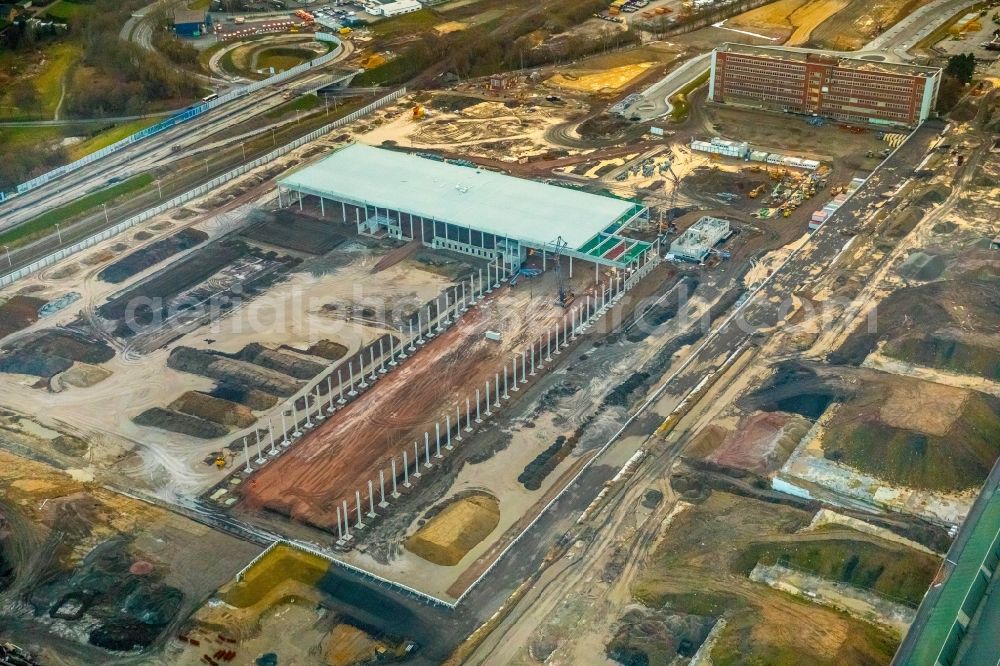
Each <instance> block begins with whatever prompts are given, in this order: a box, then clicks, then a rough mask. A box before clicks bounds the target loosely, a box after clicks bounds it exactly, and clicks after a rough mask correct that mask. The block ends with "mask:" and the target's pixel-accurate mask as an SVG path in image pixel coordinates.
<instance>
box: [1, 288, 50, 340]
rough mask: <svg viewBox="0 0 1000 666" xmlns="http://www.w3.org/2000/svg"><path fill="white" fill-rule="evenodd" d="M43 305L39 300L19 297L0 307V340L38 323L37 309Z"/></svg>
mask: <svg viewBox="0 0 1000 666" xmlns="http://www.w3.org/2000/svg"><path fill="white" fill-rule="evenodd" d="M43 305H45V301H44V300H42V299H41V298H34V297H33V296H20V295H18V296H14V297H13V298H11V299H10V300H9V301H7V302H6V303H4V304H3V305H0V339H2V338H5V337H7V336H8V335H10V334H11V333H16V332H17V331H20V330H21V329H22V328H27V327H28V326H31V325H32V324H34V323H35V322H36V321H38V308H40V307H42V306H43Z"/></svg>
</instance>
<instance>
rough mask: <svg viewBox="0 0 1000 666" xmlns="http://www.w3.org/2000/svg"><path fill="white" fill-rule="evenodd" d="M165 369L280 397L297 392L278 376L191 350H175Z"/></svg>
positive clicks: (295, 386)
mask: <svg viewBox="0 0 1000 666" xmlns="http://www.w3.org/2000/svg"><path fill="white" fill-rule="evenodd" d="M167 365H168V366H169V367H171V368H173V369H174V370H180V371H182V372H190V373H191V374H195V375H202V376H204V377H209V378H211V379H215V380H217V381H219V382H222V383H224V384H227V385H230V386H235V387H239V388H241V389H244V390H257V391H262V392H264V393H270V394H271V395H277V396H282V397H288V396H290V395H292V394H293V393H295V392H296V391H297V390H298V388H299V384H298V382H296V381H294V380H293V379H292V378H291V377H289V376H288V375H285V374H283V373H281V372H278V371H275V370H271V369H269V368H264V367H261V366H259V365H256V364H254V363H249V362H247V361H241V360H238V359H232V358H227V357H225V356H223V355H221V354H217V353H215V352H210V351H204V350H201V349H193V348H191V347H177V348H175V349H174V350H173V351H172V352H170V356H169V357H168V358H167Z"/></svg>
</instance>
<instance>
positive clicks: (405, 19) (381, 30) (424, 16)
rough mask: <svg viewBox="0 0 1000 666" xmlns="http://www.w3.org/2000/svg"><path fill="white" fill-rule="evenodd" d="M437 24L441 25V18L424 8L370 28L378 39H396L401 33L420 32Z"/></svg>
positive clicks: (380, 22) (385, 20)
mask: <svg viewBox="0 0 1000 666" xmlns="http://www.w3.org/2000/svg"><path fill="white" fill-rule="evenodd" d="M438 23H441V18H440V17H439V16H438V15H437V14H436V13H435V12H433V11H432V10H430V9H427V8H424V9H421V10H419V11H415V12H410V13H409V14H403V15H401V16H394V17H392V18H388V19H384V20H382V21H379V22H378V23H375V24H374V25H372V26H371V32H372V34H373V35H376V36H378V37H396V36H399V35H402V34H403V33H412V32H421V31H423V30H427V29H428V28H432V27H434V26H436V25H437V24H438Z"/></svg>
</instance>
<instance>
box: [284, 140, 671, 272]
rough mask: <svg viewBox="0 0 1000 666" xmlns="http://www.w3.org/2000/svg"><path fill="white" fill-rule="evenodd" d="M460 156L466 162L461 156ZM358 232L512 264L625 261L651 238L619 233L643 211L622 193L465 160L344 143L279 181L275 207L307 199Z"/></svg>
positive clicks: (639, 255)
mask: <svg viewBox="0 0 1000 666" xmlns="http://www.w3.org/2000/svg"><path fill="white" fill-rule="evenodd" d="M466 164H469V163H466ZM310 197H314V198H315V201H316V202H317V203H318V204H319V210H320V214H321V216H323V217H334V218H337V217H339V218H340V220H341V221H343V222H344V223H348V224H353V225H355V228H356V229H357V232H358V233H359V234H362V235H368V236H374V237H389V238H395V239H399V240H414V239H419V240H420V241H421V242H422V244H423V245H424V246H426V247H430V248H434V249H442V250H450V251H453V252H460V253H463V254H467V255H470V256H473V257H478V258H481V259H487V260H490V261H496V262H501V263H503V264H504V265H506V267H507V268H508V269H511V270H515V269H517V268H519V267H520V266H521V265H522V264H523V263H524V261H525V260H526V259H527V257H528V256H529V255H530V254H535V255H537V254H540V255H541V263H542V268H543V269H544V268H546V267H547V262H548V260H549V259H550V258H552V257H553V256H555V255H557V254H558V255H563V256H568V257H569V259H570V264H569V265H570V272H571V273H572V267H573V259H577V260H583V261H587V262H591V263H593V264H594V265H595V273H596V271H597V270H598V267H600V266H606V267H613V268H619V269H625V268H630V267H636V266H638V265H640V264H642V263H644V262H645V261H646V259H648V258H649V257H648V255H647V253H648V252H650V250H652V249H653V247H652V245H651V244H650V243H647V242H644V241H639V240H635V239H632V238H629V237H627V236H624V235H622V234H623V233H624V232H625V231H626V230H627V229H628V227H629V225H631V224H633V223H635V222H636V221H637V220H648V219H649V211H648V209H647V208H646V207H645V206H643V205H641V204H636V203H633V202H631V201H624V200H622V199H616V198H613V197H606V196H599V195H596V194H588V193H586V192H580V191H578V190H574V189H569V188H565V187H557V186H554V185H546V184H544V183H539V182H535V181H531V180H524V179H522V178H514V177H512V176H507V175H504V174H501V173H497V172H494V171H487V170H484V169H481V168H478V167H476V166H475V165H473V166H462V165H458V164H452V163H448V162H445V161H443V160H434V159H428V158H426V157H421V156H418V155H411V154H408V153H402V152H396V151H392V150H385V149H382V148H374V147H371V146H367V145H364V144H351V145H349V146H346V147H344V148H341V149H339V150H337V151H335V152H334V153H333V154H331V155H329V156H327V157H326V158H324V159H322V160H320V161H319V162H316V163H315V164H312V165H310V166H307V167H305V168H303V169H300V170H298V171H296V172H294V173H292V174H291V175H289V176H286V177H285V178H283V179H281V180H279V181H278V198H279V205H282V206H283V205H292V204H296V203H297V205H298V206H299V207H300V208H301V207H302V206H303V202H306V203H309V204H310V205H311V204H312V203H313V201H311V200H309V198H310Z"/></svg>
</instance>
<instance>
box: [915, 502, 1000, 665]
mask: <svg viewBox="0 0 1000 666" xmlns="http://www.w3.org/2000/svg"><path fill="white" fill-rule="evenodd" d="M998 559H1000V492H997V490H996V489H995V488H994V490H993V491H992V495H991V497H990V498H989V499H988V500H987V502H986V505H985V507H984V508H983V511H982V513H980V514H979V516H978V519H977V520H976V523H975V525H974V526H972V530H971V532H970V533H969V538H968V541H967V542H966V544H965V547H964V548H963V549H962V552H961V555H960V556H959V557H958V561H957V562H954V563H953V564H951V563H949V562H947V561H946V562H945V565H944V566H945V567H951V570H950V571H948V572H947V574H946V577H945V580H944V582H943V583H941V590H940V592H939V594H938V595H937V599H936V601H935V602H934V607H933V608H932V609H931V610H930V613H929V615H928V616H927V621H926V624H924V625H923V626H922V627H921V628H920V634H919V636H917V637H916V641H915V642H914V643H913V645H912V649H910V650H909V654H908V656H907V657H906V658H905V659H904V660H902V661H900V662H899V663H900V664H906V665H907V666H911V665H912V666H933V665H934V664H951V663H952V662H953V660H954V658H955V655H956V654H957V653H958V650H959V646H960V644H961V642H962V639H963V637H964V636H965V633H966V626H967V625H968V622H969V620H970V619H971V618H972V616H973V615H975V613H976V609H977V608H978V606H979V604H980V602H981V601H982V599H983V596H984V595H985V593H986V588H987V587H988V586H989V584H990V579H989V577H988V574H987V572H988V571H994V570H995V569H996V566H997V561H998ZM939 575H940V574H939ZM932 589H933V588H932Z"/></svg>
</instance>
